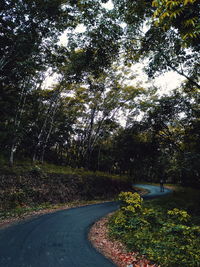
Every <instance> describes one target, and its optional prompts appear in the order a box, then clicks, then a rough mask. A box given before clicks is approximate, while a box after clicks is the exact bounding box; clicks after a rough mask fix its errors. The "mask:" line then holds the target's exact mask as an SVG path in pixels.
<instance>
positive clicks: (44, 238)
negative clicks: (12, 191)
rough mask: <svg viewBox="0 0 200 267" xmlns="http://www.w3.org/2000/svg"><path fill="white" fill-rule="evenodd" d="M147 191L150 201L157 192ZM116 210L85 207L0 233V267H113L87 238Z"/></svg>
mask: <svg viewBox="0 0 200 267" xmlns="http://www.w3.org/2000/svg"><path fill="white" fill-rule="evenodd" d="M139 186H141V185H138V187H139ZM145 186H146V185H142V186H141V187H143V188H144V187H145ZM156 188H157V189H156ZM147 189H148V190H150V191H152V190H153V193H152V192H151V193H152V194H153V197H155V196H156V194H158V192H157V191H159V190H158V187H155V186H154V187H151V186H149V185H148V188H147ZM155 190H156V191H155ZM151 193H150V194H151ZM116 209H118V204H117V203H116V202H107V203H102V204H95V205H89V206H84V207H79V208H73V209H69V210H62V211H58V212H55V213H51V214H46V215H42V216H39V217H37V218H34V219H31V220H28V221H24V222H21V223H18V224H16V225H13V226H10V227H8V228H6V229H1V230H0V267H114V266H115V265H114V264H113V263H112V262H111V261H109V260H108V259H106V258H104V257H103V256H102V255H101V254H100V253H99V252H97V251H96V250H95V249H94V248H93V247H92V246H91V244H90V242H89V241H88V239H87V234H88V230H89V228H90V226H91V224H92V223H94V222H95V221H97V220H98V219H99V218H101V217H103V216H105V215H106V214H108V213H110V212H112V211H114V210H116Z"/></svg>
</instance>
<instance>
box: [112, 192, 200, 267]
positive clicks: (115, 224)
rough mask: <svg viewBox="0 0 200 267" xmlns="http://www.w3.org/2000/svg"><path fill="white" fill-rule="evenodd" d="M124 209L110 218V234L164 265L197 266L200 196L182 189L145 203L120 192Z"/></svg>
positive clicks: (127, 193)
mask: <svg viewBox="0 0 200 267" xmlns="http://www.w3.org/2000/svg"><path fill="white" fill-rule="evenodd" d="M119 199H120V200H121V201H122V204H121V208H120V210H119V211H117V212H116V213H115V214H114V215H113V216H112V217H111V219H110V221H109V232H110V236H111V237H112V238H115V239H119V240H120V241H122V242H123V243H124V244H125V245H126V247H127V248H128V250H130V251H139V253H140V254H141V255H145V256H146V257H147V258H148V259H149V260H151V261H152V262H156V263H157V264H160V265H161V266H162V267H175V266H176V267H179V266H181V267H182V266H185V267H189V266H191V267H196V266H199V262H200V226H199V225H200V196H199V191H198V190H194V189H184V188H180V189H179V190H178V191H177V192H174V193H173V194H172V195H170V196H166V197H163V198H160V199H154V200H149V201H145V202H143V201H142V199H141V198H140V196H139V195H138V194H137V193H135V194H133V193H131V192H124V193H121V194H120V195H119Z"/></svg>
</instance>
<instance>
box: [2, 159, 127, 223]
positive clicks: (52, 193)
mask: <svg viewBox="0 0 200 267" xmlns="http://www.w3.org/2000/svg"><path fill="white" fill-rule="evenodd" d="M130 186H131V183H130V182H129V180H128V179H127V178H126V177H120V176H117V175H109V174H106V173H102V172H90V171H85V170H84V169H72V168H69V167H64V166H56V165H53V164H47V163H46V164H43V165H39V164H38V165H31V164H27V163H18V164H16V165H15V166H14V167H12V168H9V167H7V166H6V165H3V166H1V168H0V218H5V217H10V216H18V215H22V214H24V213H27V212H31V211H35V210H38V209H45V208H49V207H52V206H55V205H56V206H58V205H62V204H69V203H72V202H73V203H74V202H76V203H78V202H82V203H87V202H88V201H91V200H93V201H94V200H108V199H112V198H114V197H115V196H116V195H117V194H118V193H119V192H120V191H121V190H129V189H130Z"/></svg>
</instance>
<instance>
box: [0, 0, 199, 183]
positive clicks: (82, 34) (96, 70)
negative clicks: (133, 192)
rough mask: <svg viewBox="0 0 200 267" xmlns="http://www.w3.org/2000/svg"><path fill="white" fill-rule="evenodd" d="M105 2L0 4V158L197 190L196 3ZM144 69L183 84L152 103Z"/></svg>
mask: <svg viewBox="0 0 200 267" xmlns="http://www.w3.org/2000/svg"><path fill="white" fill-rule="evenodd" d="M107 2H108V1H105V0H102V1H98V0H95V1H94V0H93V1H92V0H88V1H83V0H79V1H70V0H69V1H65V0H53V1H52V0H47V1H41V0H34V1H29V0H14V1H9V0H6V1H1V11H0V15H1V16H0V26H1V34H0V43H1V47H0V55H1V59H0V88H1V93H0V113H1V121H0V127H1V133H0V147H1V151H2V157H6V158H7V159H8V160H9V162H10V165H13V164H14V159H15V157H16V158H19V159H23V158H29V159H31V160H32V161H33V162H37V161H40V162H43V161H44V160H47V161H50V162H56V163H58V164H65V165H69V166H72V167H84V168H87V169H91V170H94V171H96V170H103V171H107V172H114V173H119V174H122V173H123V174H126V175H130V176H131V177H133V179H141V180H142V179H147V180H152V181H157V180H158V179H159V176H160V175H163V177H165V178H166V179H169V180H171V181H174V182H178V181H179V182H183V183H185V184H189V183H193V184H198V183H199V177H200V173H199V167H198V166H199V163H200V150H199V149H200V147H199V142H198V140H199V89H200V84H199V66H200V65H199V62H200V61H199V58H200V46H199V38H200V35H199V31H200V28H199V18H200V16H199V10H200V4H199V1H197V0H188V1H187V0H185V1H182V0H177V1H170V0H161V1H157V0H154V1H146V0H142V1H135V0H113V1H112V3H113V7H112V8H111V9H106V8H105V7H104V5H102V4H105V3H107ZM77 26H78V27H80V26H81V27H82V28H83V30H82V31H78V30H77V28H78V27H77ZM63 32H65V33H66V36H67V45H66V46H64V45H62V44H60V43H59V37H60V36H61V34H63ZM144 60H145V62H146V65H145V67H144V68H145V71H146V73H147V74H148V75H149V77H150V78H151V79H153V78H155V77H156V76H157V75H159V74H161V73H164V72H166V71H168V70H173V71H175V72H177V73H179V74H180V75H182V76H183V77H184V78H185V81H184V83H183V84H182V85H181V86H180V87H179V88H177V89H176V90H175V91H174V92H171V93H170V94H169V95H162V96H160V95H159V93H158V91H157V88H155V87H154V86H153V85H148V84H147V85H144V83H142V82H138V80H137V78H138V77H136V75H135V73H132V66H133V65H134V64H136V63H138V62H143V61H144ZM49 73H50V74H52V75H55V76H56V77H57V80H56V81H55V83H54V84H52V86H50V87H49V88H45V87H44V80H45V77H46V76H48V75H49ZM141 79H142V78H141Z"/></svg>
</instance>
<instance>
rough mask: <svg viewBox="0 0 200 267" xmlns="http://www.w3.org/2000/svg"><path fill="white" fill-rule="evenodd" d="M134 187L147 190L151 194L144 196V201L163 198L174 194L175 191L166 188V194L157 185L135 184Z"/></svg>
mask: <svg viewBox="0 0 200 267" xmlns="http://www.w3.org/2000/svg"><path fill="white" fill-rule="evenodd" d="M134 186H136V187H140V188H143V189H147V190H148V191H149V192H148V193H147V194H146V195H144V196H143V198H144V199H151V198H156V197H161V196H165V195H168V194H170V193H172V192H173V191H172V190H171V189H169V188H166V187H165V188H164V192H161V191H160V187H159V186H156V185H148V184H135V185H134Z"/></svg>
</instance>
